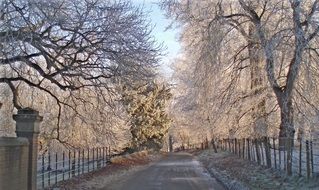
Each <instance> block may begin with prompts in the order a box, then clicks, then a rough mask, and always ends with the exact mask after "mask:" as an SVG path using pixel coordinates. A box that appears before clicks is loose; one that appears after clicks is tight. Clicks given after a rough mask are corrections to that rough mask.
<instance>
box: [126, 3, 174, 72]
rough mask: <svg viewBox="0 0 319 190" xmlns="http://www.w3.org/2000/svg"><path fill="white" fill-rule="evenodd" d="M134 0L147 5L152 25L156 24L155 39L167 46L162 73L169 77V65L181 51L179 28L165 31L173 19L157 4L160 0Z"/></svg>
mask: <svg viewBox="0 0 319 190" xmlns="http://www.w3.org/2000/svg"><path fill="white" fill-rule="evenodd" d="M132 1H133V3H134V4H136V5H143V6H144V7H145V11H146V12H147V13H148V15H149V19H150V21H151V23H152V25H154V29H153V35H154V37H155V39H156V40H157V41H158V42H159V43H163V45H164V46H165V47H166V48H167V49H166V51H165V52H166V53H167V55H166V56H164V57H162V67H161V73H163V74H164V75H165V76H167V77H169V76H170V75H171V72H172V71H171V70H170V69H169V65H170V63H171V62H172V60H173V59H174V58H175V57H176V56H177V54H178V53H179V51H180V45H179V42H178V40H177V38H178V30H177V29H169V30H167V31H165V29H166V27H167V26H169V24H170V23H171V21H170V20H168V19H166V18H165V16H164V12H163V11H162V10H161V9H160V8H159V7H158V5H157V4H156V3H157V2H159V0H132Z"/></svg>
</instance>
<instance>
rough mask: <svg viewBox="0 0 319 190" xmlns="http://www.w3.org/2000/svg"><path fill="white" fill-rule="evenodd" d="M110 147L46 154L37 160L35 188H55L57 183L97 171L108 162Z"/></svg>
mask: <svg viewBox="0 0 319 190" xmlns="http://www.w3.org/2000/svg"><path fill="white" fill-rule="evenodd" d="M112 156H113V155H111V151H110V147H101V148H92V149H80V150H69V151H67V152H62V153H54V154H52V153H47V154H45V155H42V156H40V157H39V158H38V171H37V188H38V189H45V188H49V187H55V186H56V185H57V184H58V182H60V181H65V180H68V179H71V178H73V177H75V176H79V175H82V174H84V173H89V172H92V171H95V170H99V169H101V168H102V167H104V166H106V165H107V164H108V163H109V162H110V158H111V157H112Z"/></svg>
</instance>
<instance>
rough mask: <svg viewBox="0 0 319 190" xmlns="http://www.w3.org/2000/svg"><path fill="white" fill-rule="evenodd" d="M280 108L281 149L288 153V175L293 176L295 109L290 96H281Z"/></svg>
mask: <svg viewBox="0 0 319 190" xmlns="http://www.w3.org/2000/svg"><path fill="white" fill-rule="evenodd" d="M277 98H278V97H277ZM279 98H280V99H279V100H278V102H279V107H280V116H281V123H280V131H279V148H280V149H281V150H286V151H287V157H286V159H287V160H286V162H287V168H286V169H287V174H288V175H292V152H293V146H294V143H293V142H294V134H295V129H294V123H293V107H292V100H291V98H289V96H288V95H286V94H285V93H283V94H282V95H281V96H279Z"/></svg>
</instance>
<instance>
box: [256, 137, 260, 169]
mask: <svg viewBox="0 0 319 190" xmlns="http://www.w3.org/2000/svg"><path fill="white" fill-rule="evenodd" d="M255 149H256V158H257V163H258V165H260V164H261V162H260V152H259V143H258V139H255Z"/></svg>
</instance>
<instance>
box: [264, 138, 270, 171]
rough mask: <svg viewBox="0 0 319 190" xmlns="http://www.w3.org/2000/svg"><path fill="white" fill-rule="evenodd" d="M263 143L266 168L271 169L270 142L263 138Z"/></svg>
mask: <svg viewBox="0 0 319 190" xmlns="http://www.w3.org/2000/svg"><path fill="white" fill-rule="evenodd" d="M264 143H265V154H266V163H267V168H271V152H270V141H269V138H268V137H265V138H264Z"/></svg>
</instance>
